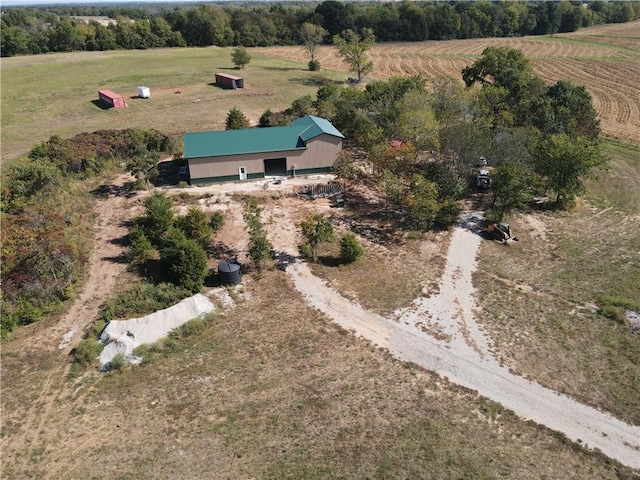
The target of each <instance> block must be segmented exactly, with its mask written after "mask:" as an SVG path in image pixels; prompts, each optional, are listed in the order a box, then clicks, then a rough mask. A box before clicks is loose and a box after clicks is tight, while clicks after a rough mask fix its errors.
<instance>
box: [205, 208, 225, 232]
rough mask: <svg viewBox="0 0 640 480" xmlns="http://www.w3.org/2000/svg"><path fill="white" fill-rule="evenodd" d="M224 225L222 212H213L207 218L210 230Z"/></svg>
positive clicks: (215, 229)
mask: <svg viewBox="0 0 640 480" xmlns="http://www.w3.org/2000/svg"><path fill="white" fill-rule="evenodd" d="M223 225H224V214H223V213H222V212H213V213H212V214H211V218H210V219H209V226H210V227H211V230H213V231H214V232H217V231H218V230H220V229H221V228H222V226H223Z"/></svg>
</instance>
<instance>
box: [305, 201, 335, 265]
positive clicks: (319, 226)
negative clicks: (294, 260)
mask: <svg viewBox="0 0 640 480" xmlns="http://www.w3.org/2000/svg"><path fill="white" fill-rule="evenodd" d="M298 227H299V228H300V231H301V233H302V237H303V239H304V244H303V245H304V246H305V248H306V249H308V252H307V254H308V255H307V256H308V257H309V260H311V261H312V262H314V263H317V262H318V245H320V243H322V242H329V241H331V240H333V225H331V222H330V221H329V219H327V218H325V216H324V215H322V214H321V213H316V214H309V215H308V216H307V218H306V219H305V220H304V221H303V222H301V223H300V224H298Z"/></svg>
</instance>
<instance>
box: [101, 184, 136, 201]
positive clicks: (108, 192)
mask: <svg viewBox="0 0 640 480" xmlns="http://www.w3.org/2000/svg"><path fill="white" fill-rule="evenodd" d="M91 195H93V196H94V197H97V198H108V197H110V196H114V197H125V198H131V197H133V196H135V195H136V190H135V182H133V181H132V182H126V183H125V184H123V185H112V184H110V183H103V184H102V185H99V186H97V187H96V188H94V189H93V190H91Z"/></svg>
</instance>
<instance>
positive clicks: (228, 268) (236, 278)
mask: <svg viewBox="0 0 640 480" xmlns="http://www.w3.org/2000/svg"><path fill="white" fill-rule="evenodd" d="M218 275H219V276H220V283H222V284H223V285H237V284H238V283H240V282H241V281H242V279H241V276H240V264H239V263H238V262H237V261H235V260H223V261H222V262H220V263H219V264H218Z"/></svg>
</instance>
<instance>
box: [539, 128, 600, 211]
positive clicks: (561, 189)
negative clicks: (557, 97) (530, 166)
mask: <svg viewBox="0 0 640 480" xmlns="http://www.w3.org/2000/svg"><path fill="white" fill-rule="evenodd" d="M536 157H537V161H536V163H535V169H536V172H537V173H539V174H540V175H542V176H543V177H544V178H545V179H546V185H547V187H548V188H549V189H551V190H552V191H553V192H555V194H556V200H555V204H556V206H558V207H568V206H571V205H572V204H573V202H574V200H575V197H576V195H580V194H581V193H583V192H584V180H585V179H586V178H588V177H589V176H591V175H593V170H594V169H595V168H603V167H605V166H606V164H607V161H608V159H607V157H605V156H604V155H603V154H602V153H601V152H600V148H599V146H598V144H597V143H596V142H592V141H589V140H587V139H585V138H583V137H578V138H571V137H569V136H568V135H566V134H559V135H552V136H551V137H550V138H548V139H547V140H545V141H543V142H541V143H540V145H539V146H538V148H537V150H536Z"/></svg>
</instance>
